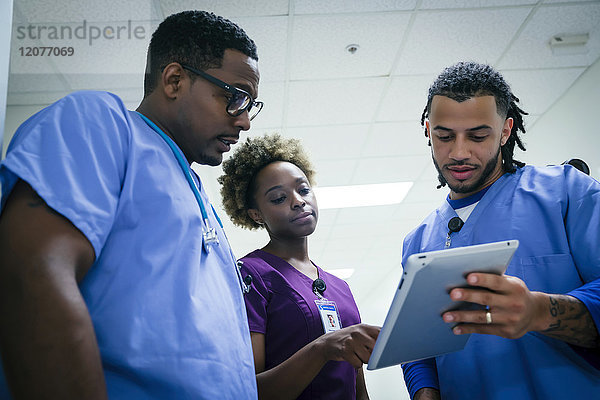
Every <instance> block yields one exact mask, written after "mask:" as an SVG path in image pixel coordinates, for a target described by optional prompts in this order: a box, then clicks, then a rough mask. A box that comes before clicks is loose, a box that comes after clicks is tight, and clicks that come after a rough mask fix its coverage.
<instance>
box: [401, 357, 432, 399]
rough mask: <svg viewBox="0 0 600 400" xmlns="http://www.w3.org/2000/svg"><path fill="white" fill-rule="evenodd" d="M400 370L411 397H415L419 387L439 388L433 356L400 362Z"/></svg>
mask: <svg viewBox="0 0 600 400" xmlns="http://www.w3.org/2000/svg"><path fill="white" fill-rule="evenodd" d="M402 371H403V372H404V381H405V383H406V388H407V389H408V393H409V394H410V398H411V399H412V398H414V397H415V394H416V393H417V392H418V391H419V390H420V389H423V388H433V389H437V390H439V389H440V387H439V383H438V374H437V367H436V363H435V358H428V359H425V360H420V361H413V362H409V363H406V364H402Z"/></svg>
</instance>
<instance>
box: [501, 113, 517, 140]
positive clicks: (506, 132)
mask: <svg viewBox="0 0 600 400" xmlns="http://www.w3.org/2000/svg"><path fill="white" fill-rule="evenodd" d="M513 124H514V120H513V119H512V118H506V121H504V126H503V127H502V138H501V139H500V146H504V145H505V144H506V142H507V141H508V138H509V137H510V133H511V132H512V128H513Z"/></svg>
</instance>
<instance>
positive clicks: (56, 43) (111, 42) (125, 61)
mask: <svg viewBox="0 0 600 400" xmlns="http://www.w3.org/2000/svg"><path fill="white" fill-rule="evenodd" d="M123 24H125V25H123ZM126 25H127V22H126V21H125V22H116V23H108V24H107V25H103V26H107V27H111V28H110V29H115V30H112V31H110V32H112V33H111V34H110V35H109V37H111V36H112V37H113V38H112V39H106V38H104V37H100V38H98V39H94V38H91V37H90V35H89V33H86V34H85V35H84V34H81V35H80V37H81V39H79V38H77V37H76V35H77V24H76V23H64V24H63V26H65V27H69V28H71V29H72V31H71V34H69V33H68V32H67V31H65V32H64V35H62V36H60V34H59V36H56V38H55V37H53V36H50V35H49V34H45V33H44V34H42V39H40V40H37V39H35V40H32V39H29V38H28V36H26V37H25V38H23V39H21V38H20V36H19V35H13V36H12V40H11V41H12V43H11V48H12V51H11V53H12V54H11V55H12V57H11V70H12V71H19V72H31V73H57V72H60V73H82V72H85V73H90V74H93V73H99V74H106V73H109V74H111V73H113V74H124V73H132V74H139V73H142V72H143V71H144V68H145V65H146V48H147V45H148V42H149V38H150V35H151V32H152V29H153V28H152V27H151V25H150V23H149V22H142V23H136V25H134V27H135V28H139V29H140V30H139V32H138V35H137V37H136V36H135V35H134V36H131V38H130V37H129V36H128V35H127V33H126V29H125V30H122V32H121V33H119V36H117V33H116V29H118V27H122V28H125V27H126ZM38 26H40V25H36V27H38ZM81 26H83V25H81ZM89 27H90V26H88V28H89ZM142 30H143V32H142ZM82 32H83V30H82ZM36 35H37V34H36ZM121 35H122V36H121ZM36 37H37V36H36ZM36 46H44V47H47V49H43V50H40V48H39V47H36ZM27 47H33V48H35V49H36V50H35V51H37V53H38V54H40V55H39V56H35V53H34V50H32V53H31V54H32V56H27V54H28V52H27ZM50 48H51V50H52V53H51V55H48V54H50V53H49V52H50ZM21 49H23V50H21ZM70 49H72V51H71V50H70ZM63 50H64V54H61V51H63ZM40 51H43V52H44V53H40ZM67 51H69V52H70V53H71V54H72V55H71V56H69V55H68V54H69V53H67ZM42 54H43V55H42ZM65 54H66V55H65Z"/></svg>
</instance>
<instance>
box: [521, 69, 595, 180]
mask: <svg viewBox="0 0 600 400" xmlns="http://www.w3.org/2000/svg"><path fill="white" fill-rule="evenodd" d="M551 84H552V82H548V85H551ZM521 96H525V95H524V94H521ZM599 105H600V60H598V61H596V63H594V64H593V65H592V66H591V67H589V68H588V69H587V70H586V71H585V72H584V73H583V74H582V75H581V76H580V77H579V79H578V80H577V81H575V83H574V84H573V86H571V88H570V89H569V90H568V91H567V92H566V93H565V94H564V95H563V96H562V97H561V98H560V99H559V100H558V101H557V102H556V103H555V104H554V105H553V106H552V107H550V109H548V111H547V112H546V113H545V114H544V115H543V116H541V117H540V118H538V120H537V121H535V124H534V125H533V126H532V128H531V130H530V131H528V132H527V133H526V134H525V135H524V141H525V143H526V146H525V147H526V148H527V151H526V152H525V154H518V155H517V157H516V158H517V159H519V160H522V161H524V162H526V163H528V164H536V165H546V164H560V163H561V162H563V161H565V160H567V159H570V158H581V159H582V160H584V161H585V162H586V163H587V164H588V165H589V166H590V174H591V175H592V176H593V177H595V178H596V179H600V106H599Z"/></svg>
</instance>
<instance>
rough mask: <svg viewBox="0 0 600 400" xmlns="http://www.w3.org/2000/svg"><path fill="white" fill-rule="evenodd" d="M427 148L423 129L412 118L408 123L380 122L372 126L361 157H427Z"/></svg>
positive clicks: (415, 119)
mask: <svg viewBox="0 0 600 400" xmlns="http://www.w3.org/2000/svg"><path fill="white" fill-rule="evenodd" d="M428 154H429V147H428V146H427V138H426V137H425V135H424V134H423V128H422V127H421V125H420V123H419V122H418V121H417V118H414V120H413V121H411V122H408V121H405V122H382V123H376V124H373V126H372V127H371V132H370V134H369V136H368V139H367V141H366V143H365V144H364V149H363V152H362V156H364V157H379V156H383V157H390V156H410V155H419V156H423V155H428Z"/></svg>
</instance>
